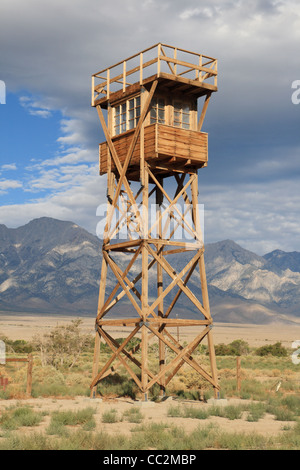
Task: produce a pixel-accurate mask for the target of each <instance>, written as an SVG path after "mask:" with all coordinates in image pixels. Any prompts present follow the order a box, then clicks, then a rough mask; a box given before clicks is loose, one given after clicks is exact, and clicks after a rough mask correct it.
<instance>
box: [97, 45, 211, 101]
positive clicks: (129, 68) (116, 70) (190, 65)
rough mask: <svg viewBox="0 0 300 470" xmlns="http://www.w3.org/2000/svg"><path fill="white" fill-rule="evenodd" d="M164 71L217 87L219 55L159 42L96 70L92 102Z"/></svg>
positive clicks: (141, 82)
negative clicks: (216, 57)
mask: <svg viewBox="0 0 300 470" xmlns="http://www.w3.org/2000/svg"><path fill="white" fill-rule="evenodd" d="M165 71H166V72H165ZM162 73H168V74H171V75H173V76H174V77H177V78H179V79H180V77H182V76H183V75H184V76H185V78H189V79H190V80H193V81H196V82H197V83H198V84H199V83H200V84H202V83H207V84H212V85H214V86H215V87H217V75H218V71H217V59H214V58H212V57H209V56H206V55H203V54H197V53H195V52H190V51H187V50H185V49H180V48H178V47H173V46H168V45H166V44H161V43H159V44H155V45H154V46H152V47H150V48H148V49H145V50H143V51H141V52H139V53H137V54H135V55H133V56H131V57H129V58H128V59H125V60H123V61H121V62H118V63H117V64H115V65H112V66H111V67H108V68H106V69H104V70H100V72H97V73H95V74H93V75H92V106H95V101H96V100H97V99H98V98H99V97H100V96H101V95H102V97H103V95H104V96H105V97H106V99H109V97H110V94H111V93H113V92H116V91H119V90H121V89H122V90H123V91H125V90H126V87H127V86H130V85H133V84H134V83H139V84H140V85H142V84H143V81H144V80H145V79H146V78H148V77H150V76H152V75H157V76H158V77H159V76H160V75H161V74H162ZM129 77H130V82H129V81H128V78H129Z"/></svg>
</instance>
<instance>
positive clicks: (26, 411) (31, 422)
mask: <svg viewBox="0 0 300 470" xmlns="http://www.w3.org/2000/svg"><path fill="white" fill-rule="evenodd" d="M42 419H43V413H40V412H36V411H34V410H33V409H32V408H30V407H28V406H24V407H20V408H9V409H8V410H6V411H4V413H3V414H2V416H1V418H0V425H1V428H2V429H5V430H15V429H18V428H20V427H21V426H37V425H39V424H40V422H41V421H42Z"/></svg>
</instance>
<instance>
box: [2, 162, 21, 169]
mask: <svg viewBox="0 0 300 470" xmlns="http://www.w3.org/2000/svg"><path fill="white" fill-rule="evenodd" d="M16 169H17V165H16V163H7V164H5V165H1V170H2V171H10V170H16Z"/></svg>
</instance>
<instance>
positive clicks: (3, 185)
mask: <svg viewBox="0 0 300 470" xmlns="http://www.w3.org/2000/svg"><path fill="white" fill-rule="evenodd" d="M22 186H23V185H22V182H21V181H17V180H9V179H6V180H0V194H5V193H6V192H7V191H8V190H9V189H16V188H22Z"/></svg>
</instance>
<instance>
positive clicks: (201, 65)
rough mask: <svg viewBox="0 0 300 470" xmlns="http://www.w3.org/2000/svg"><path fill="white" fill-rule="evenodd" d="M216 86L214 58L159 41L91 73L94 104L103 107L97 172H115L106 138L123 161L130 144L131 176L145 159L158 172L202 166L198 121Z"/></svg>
mask: <svg viewBox="0 0 300 470" xmlns="http://www.w3.org/2000/svg"><path fill="white" fill-rule="evenodd" d="M216 91H217V60H216V59H214V58H212V57H208V56H205V55H202V54H197V53H194V52H190V51H186V50H184V49H180V48H176V47H172V46H168V45H166V44H161V43H159V44H156V45H155V46H152V47H150V48H149V49H146V50H144V51H142V52H140V53H138V54H135V55H134V56H132V57H129V58H128V59H126V60H124V61H122V62H119V63H117V64H115V65H113V66H111V67H108V68H106V69H104V70H101V71H100V72H98V73H96V74H94V75H93V76H92V106H94V107H96V108H99V107H100V108H101V109H102V110H106V111H107V124H106V132H107V134H106V141H105V142H103V143H101V144H100V145H99V163H100V174H101V175H103V174H105V173H108V172H109V171H112V172H113V173H116V174H117V175H118V170H117V168H116V165H115V161H114V159H113V158H112V155H111V147H110V145H109V142H108V139H109V140H110V142H111V143H112V144H113V146H114V148H115V151H116V154H117V155H118V159H119V161H120V163H121V165H122V166H123V164H124V162H125V160H126V157H127V156H128V153H130V146H131V147H132V148H131V154H130V157H129V162H128V166H127V170H126V176H127V178H128V179H129V180H133V181H134V180H136V181H138V180H140V168H141V166H142V165H141V163H143V162H145V161H146V162H147V164H148V165H149V167H150V168H151V171H152V172H153V173H154V174H155V175H159V176H160V177H165V176H170V174H174V172H176V171H177V172H185V173H189V172H192V171H195V169H198V168H201V167H204V166H206V165H207V160H208V135H207V133H205V132H202V124H203V121H204V117H205V113H206V109H207V105H208V102H209V99H210V97H211V94H212V93H214V92H216ZM199 98H201V100H200V99H199ZM200 102H202V104H201V103H200ZM101 114H102V113H101ZM102 116H103V114H102ZM134 139H135V142H134V143H133V140H134Z"/></svg>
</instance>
